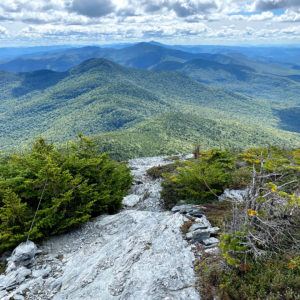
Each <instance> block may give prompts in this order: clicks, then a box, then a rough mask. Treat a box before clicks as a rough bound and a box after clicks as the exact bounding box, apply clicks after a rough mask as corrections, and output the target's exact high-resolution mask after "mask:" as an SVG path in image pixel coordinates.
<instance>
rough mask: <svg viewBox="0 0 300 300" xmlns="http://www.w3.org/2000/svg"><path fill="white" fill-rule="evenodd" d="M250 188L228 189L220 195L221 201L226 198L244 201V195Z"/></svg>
mask: <svg viewBox="0 0 300 300" xmlns="http://www.w3.org/2000/svg"><path fill="white" fill-rule="evenodd" d="M247 192H248V189H245V190H230V189H226V190H225V191H224V193H223V194H222V195H221V196H219V201H224V200H226V199H233V200H235V201H238V202H243V201H244V197H245V196H246V194H247Z"/></svg>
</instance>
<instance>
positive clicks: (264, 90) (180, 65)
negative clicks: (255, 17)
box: [0, 43, 300, 107]
mask: <svg viewBox="0 0 300 300" xmlns="http://www.w3.org/2000/svg"><path fill="white" fill-rule="evenodd" d="M237 50H238V49H237ZM237 50H236V51H237ZM240 50H241V51H242V50H243V49H240ZM244 50H245V49H244ZM275 50H276V49H275ZM275 50H274V51H275ZM199 51H200V50H199ZM202 51H203V49H202ZM207 51H212V50H211V49H207ZM266 51H267V50H266ZM298 52H299V51H298ZM267 53H268V51H267ZM225 54H226V53H225ZM99 57H101V58H105V59H109V60H111V61H114V62H117V63H120V64H121V65H124V66H127V67H132V68H136V69H145V70H146V69H152V70H173V71H174V70H175V71H177V72H180V73H182V74H184V75H186V76H190V77H192V78H194V79H196V80H198V81H199V82H202V83H205V84H209V85H212V86H219V87H221V88H225V89H229V90H232V91H235V92H239V93H243V94H245V95H247V96H250V97H253V98H260V99H264V100H268V101H272V102H273V103H275V104H281V105H285V106H289V107H293V106H297V105H298V106H299V100H298V95H299V92H300V83H299V78H298V77H299V76H300V71H299V69H297V68H296V67H294V66H289V65H284V64H279V63H270V62H268V61H258V60H255V58H253V57H252V58H251V59H249V57H247V56H245V55H243V54H241V53H238V52H233V53H231V52H230V51H229V53H228V54H226V55H224V54H222V53H218V52H217V53H189V52H185V51H180V50H176V49H170V48H168V47H167V46H162V45H157V44H151V43H138V44H136V45H132V46H129V47H125V48H123V49H111V48H100V47H83V48H75V49H67V50H62V51H60V52H54V53H43V54H40V55H33V56H24V57H20V58H17V59H14V60H11V61H7V62H2V63H0V70H1V69H2V70H8V71H15V72H21V71H22V72H28V71H34V70H40V69H49V70H54V71H67V70H68V69H70V68H71V67H73V66H75V65H77V64H79V63H82V62H83V61H85V60H87V59H91V58H99Z"/></svg>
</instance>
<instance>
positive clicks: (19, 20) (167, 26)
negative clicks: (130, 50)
mask: <svg viewBox="0 0 300 300" xmlns="http://www.w3.org/2000/svg"><path fill="white" fill-rule="evenodd" d="M299 22H300V1H298V0H250V1H242V0H212V1H208V0H176V1H175V0H148V1H138V0H47V1H46V0H35V1H29V0H2V1H1V3H0V47H1V48H3V47H11V46H14V47H20V46H26V47H28V46H38V45H44V46H47V45H66V44H67V45H69V44H70V45H94V44H96V45H101V44H102V45H104V44H115V43H136V42H140V41H150V40H155V41H158V42H161V43H164V44H172V45H225V46H226V45H230V46H231V45H232V46H235V45H245V46H264V45H268V46H269V45H270V46H272V45H300V26H299Z"/></svg>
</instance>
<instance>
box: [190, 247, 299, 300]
mask: <svg viewBox="0 0 300 300" xmlns="http://www.w3.org/2000/svg"><path fill="white" fill-rule="evenodd" d="M195 271H196V275H197V276H198V282H197V288H198V290H199V291H200V293H201V297H202V299H203V300H211V299H213V298H214V296H215V295H218V296H219V298H220V299H221V300H282V299H285V300H298V299H299V292H300V284H299V282H300V261H299V256H297V254H296V253H294V254H292V253H290V254H285V255H281V254H277V255H275V256H272V257H264V258H262V259H258V260H248V261H247V264H241V265H239V266H237V267H228V266H226V265H225V264H224V263H222V257H221V256H210V255H204V256H203V257H201V260H199V261H198V262H197V263H196V265H195Z"/></svg>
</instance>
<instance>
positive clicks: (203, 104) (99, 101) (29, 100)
mask: <svg viewBox="0 0 300 300" xmlns="http://www.w3.org/2000/svg"><path fill="white" fill-rule="evenodd" d="M40 72H42V74H43V76H44V77H43V79H44V80H43V81H42V82H40V81H39V82H38V83H37V81H36V80H32V78H33V79H34V78H36V77H38V74H39V73H36V72H33V73H18V74H11V73H4V74H5V75H6V76H5V78H6V79H5V82H6V83H5V84H3V85H1V89H2V94H1V96H0V112H2V113H1V115H0V129H1V133H0V142H1V147H2V148H3V147H8V146H12V145H13V144H14V143H17V141H20V140H22V141H26V140H30V139H32V138H33V137H34V136H36V135H40V134H43V135H45V136H46V137H48V138H50V139H52V140H53V141H64V140H68V139H71V138H74V137H75V135H76V133H78V132H80V131H82V132H83V133H84V134H86V135H90V134H96V133H99V132H104V131H112V130H119V129H124V128H129V127H132V126H133V125H135V124H137V123H138V122H141V121H143V120H145V119H148V118H150V117H152V116H155V115H157V114H161V113H163V112H170V111H187V112H188V111H193V112H194V113H197V112H199V113H201V112H203V111H204V110H205V113H206V114H207V116H208V117H210V118H213V119H218V118H220V117H222V118H228V119H235V120H244V122H246V123H247V122H248V123H249V122H250V123H251V122H252V123H255V122H256V123H257V122H265V123H266V124H273V125H276V122H277V119H276V117H275V116H274V115H273V114H274V112H273V111H272V109H271V107H270V106H269V105H268V104H267V103H265V102H261V101H256V100H253V99H250V98H247V97H244V96H242V95H239V94H235V93H233V92H230V91H225V90H222V89H217V88H212V87H208V86H205V85H203V84H200V83H198V82H196V81H194V80H192V79H189V78H187V77H185V76H183V75H180V74H178V73H175V72H167V71H159V72H154V71H143V70H134V69H130V68H125V67H122V66H120V65H118V64H115V63H113V62H110V61H107V60H104V59H91V60H88V61H86V62H84V63H82V64H80V65H79V66H77V67H74V68H73V69H71V70H70V71H69V72H66V73H56V72H50V71H40ZM45 85H48V86H45ZM20 91H21V92H20Z"/></svg>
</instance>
